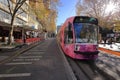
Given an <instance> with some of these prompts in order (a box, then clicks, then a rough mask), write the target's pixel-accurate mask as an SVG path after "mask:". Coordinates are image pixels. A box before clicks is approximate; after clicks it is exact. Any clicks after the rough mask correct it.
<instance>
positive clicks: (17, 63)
mask: <svg viewBox="0 0 120 80" xmlns="http://www.w3.org/2000/svg"><path fill="white" fill-rule="evenodd" d="M23 64H32V62H14V63H6V64H5V65H23Z"/></svg>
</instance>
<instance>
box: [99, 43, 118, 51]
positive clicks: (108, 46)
mask: <svg viewBox="0 0 120 80" xmlns="http://www.w3.org/2000/svg"><path fill="white" fill-rule="evenodd" d="M99 47H101V48H105V49H109V50H112V51H118V52H120V43H113V44H99Z"/></svg>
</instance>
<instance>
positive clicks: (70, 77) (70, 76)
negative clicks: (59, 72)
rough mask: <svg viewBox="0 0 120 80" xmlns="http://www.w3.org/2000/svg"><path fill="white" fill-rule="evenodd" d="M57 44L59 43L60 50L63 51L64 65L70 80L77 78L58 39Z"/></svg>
mask: <svg viewBox="0 0 120 80" xmlns="http://www.w3.org/2000/svg"><path fill="white" fill-rule="evenodd" d="M57 45H58V47H59V50H60V52H61V53H62V56H63V60H64V66H65V69H66V70H67V72H66V74H67V76H68V80H77V78H76V76H75V75H74V72H73V70H72V68H71V67H70V65H69V63H68V61H67V59H66V58H65V55H64V53H63V51H62V49H61V48H60V45H59V43H58V41H57ZM68 74H69V75H68Z"/></svg>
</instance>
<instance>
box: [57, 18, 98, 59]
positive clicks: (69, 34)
mask: <svg viewBox="0 0 120 80" xmlns="http://www.w3.org/2000/svg"><path fill="white" fill-rule="evenodd" d="M98 32H99V26H98V20H97V19H96V18H94V17H88V16H74V17H70V18H68V19H67V20H66V21H65V23H64V24H63V25H62V26H61V27H60V29H59V32H58V35H57V39H58V42H59V44H60V46H61V48H62V50H63V52H64V53H65V54H66V55H67V56H69V57H71V58H74V59H86V60H90V59H91V60H94V59H96V58H97V57H98V53H99V51H98Z"/></svg>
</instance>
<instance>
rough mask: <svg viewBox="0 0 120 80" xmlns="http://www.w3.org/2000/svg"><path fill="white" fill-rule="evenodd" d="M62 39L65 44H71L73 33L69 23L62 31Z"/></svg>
mask: <svg viewBox="0 0 120 80" xmlns="http://www.w3.org/2000/svg"><path fill="white" fill-rule="evenodd" d="M64 36H65V37H64V38H65V40H64V41H65V43H66V44H70V43H73V32H72V25H71V23H69V24H68V26H67V27H66V28H65V31H64Z"/></svg>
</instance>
